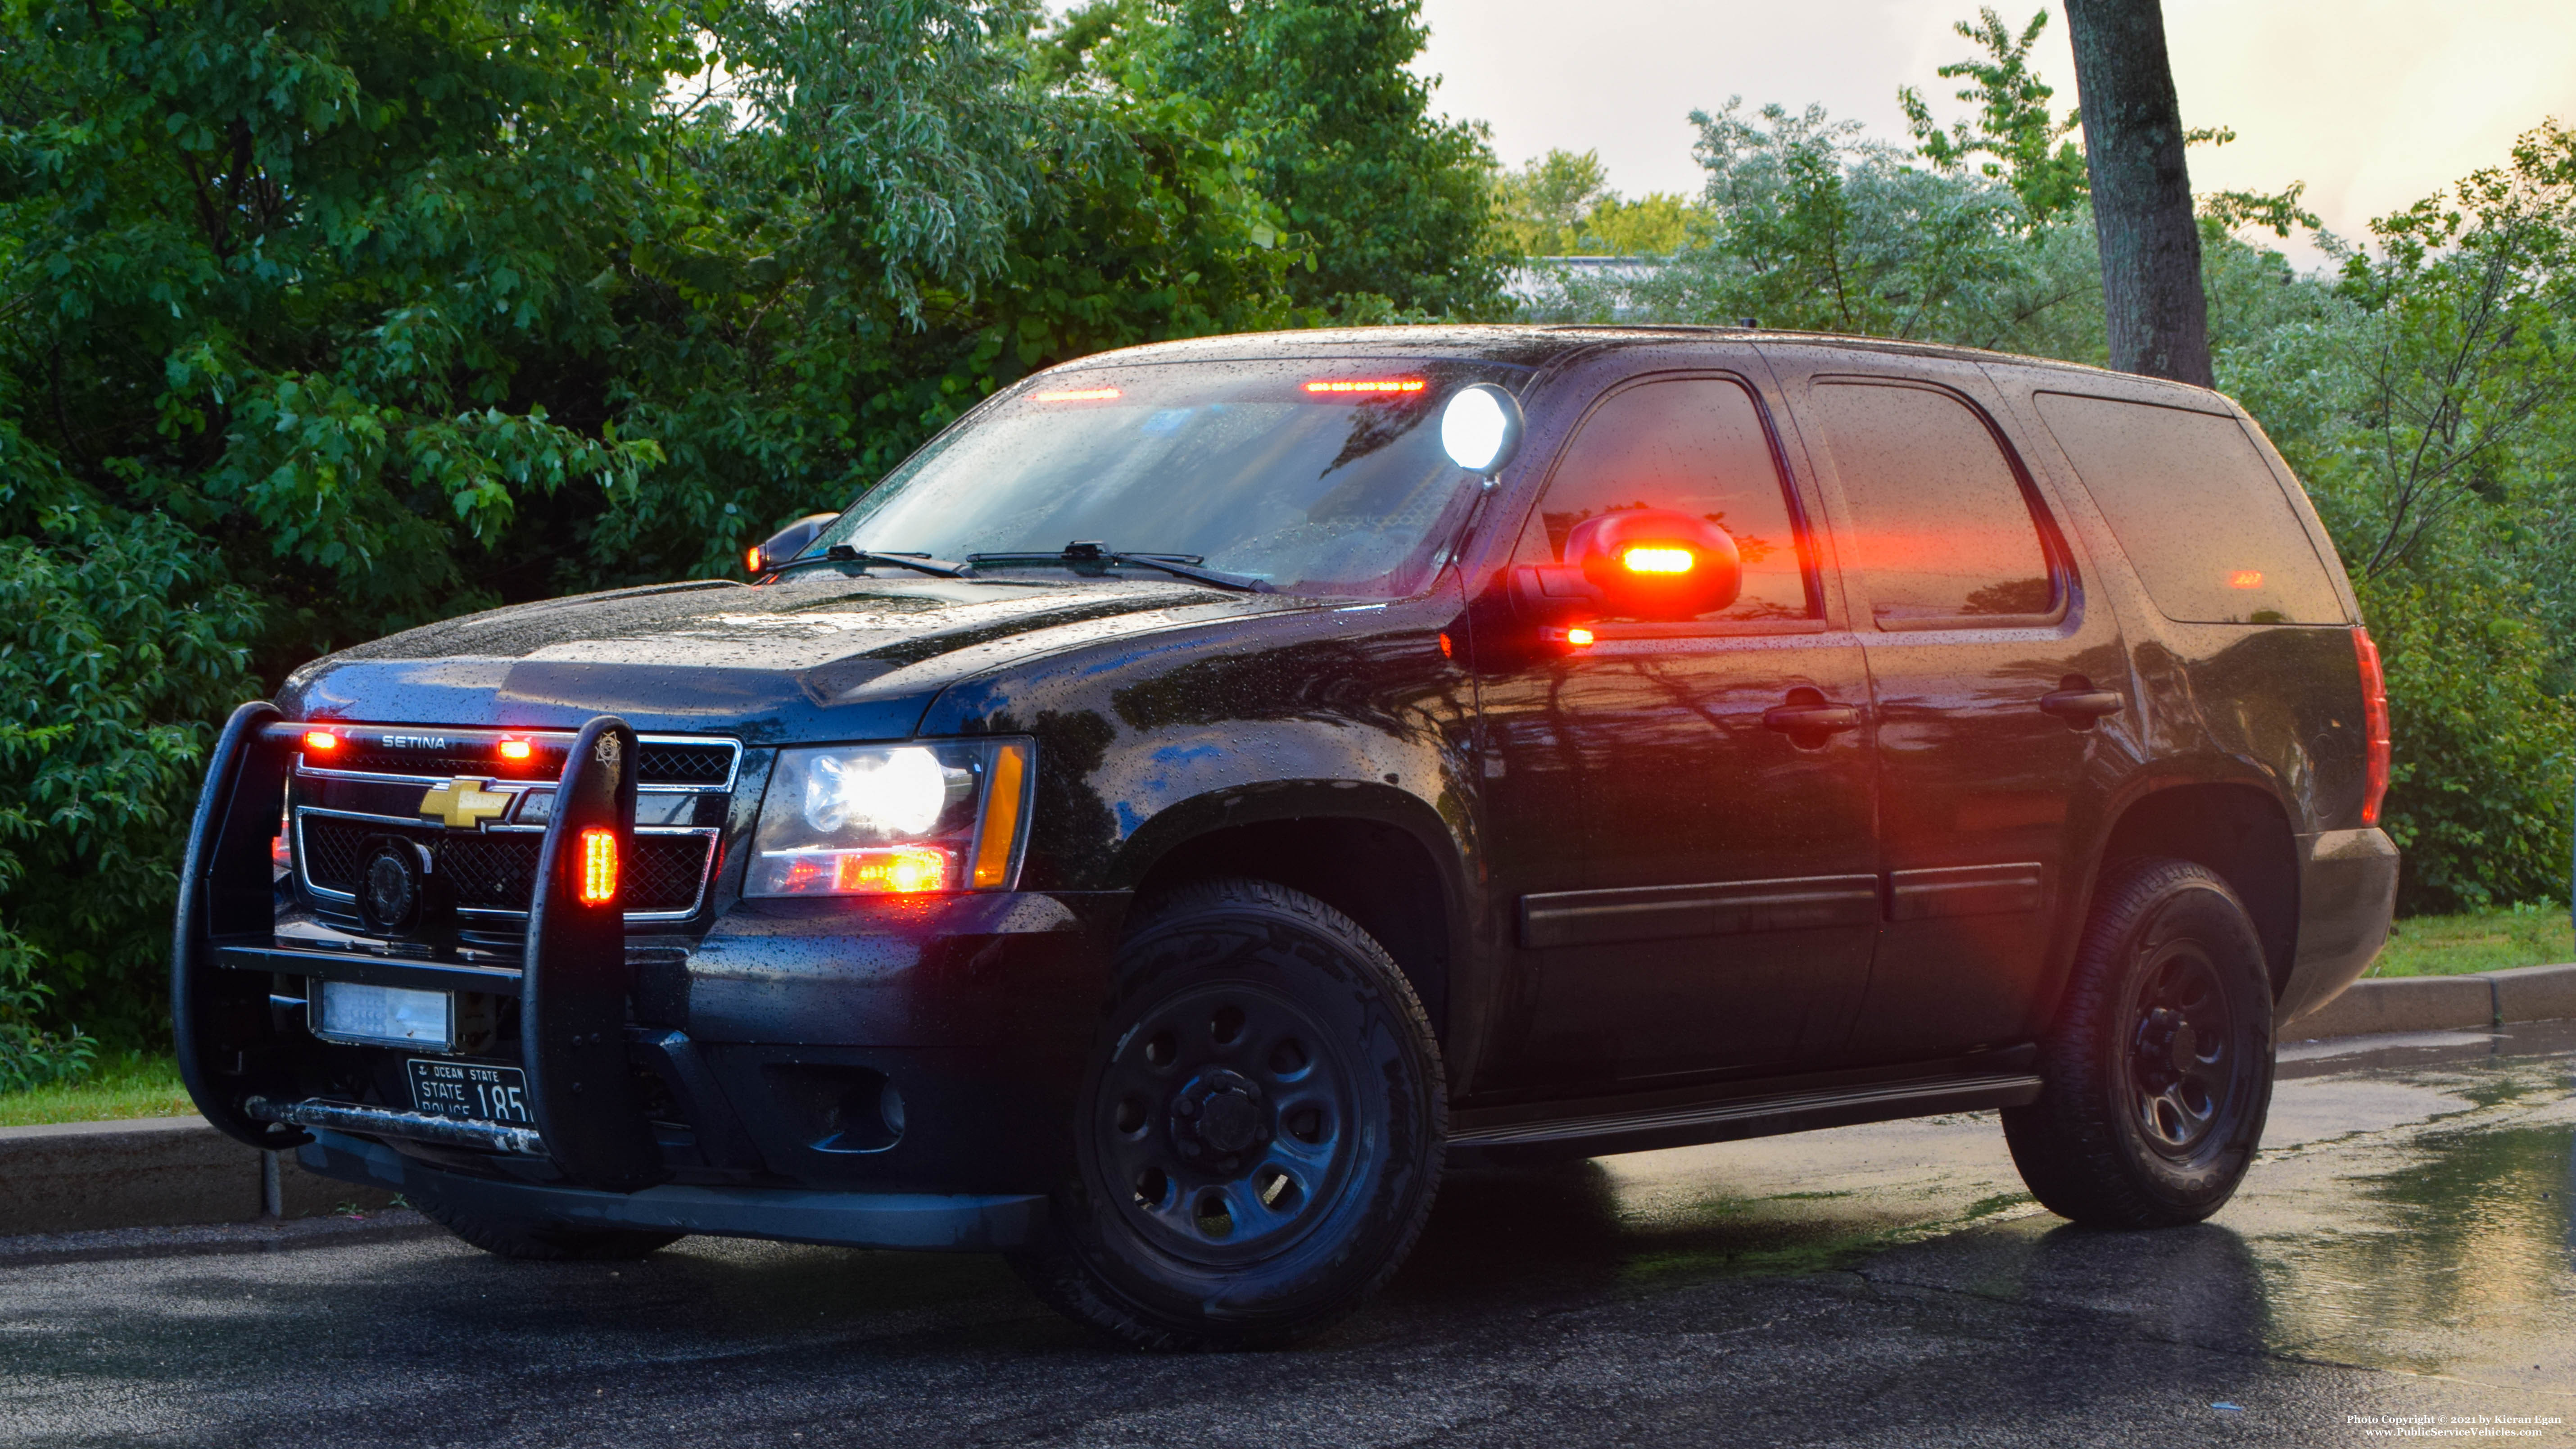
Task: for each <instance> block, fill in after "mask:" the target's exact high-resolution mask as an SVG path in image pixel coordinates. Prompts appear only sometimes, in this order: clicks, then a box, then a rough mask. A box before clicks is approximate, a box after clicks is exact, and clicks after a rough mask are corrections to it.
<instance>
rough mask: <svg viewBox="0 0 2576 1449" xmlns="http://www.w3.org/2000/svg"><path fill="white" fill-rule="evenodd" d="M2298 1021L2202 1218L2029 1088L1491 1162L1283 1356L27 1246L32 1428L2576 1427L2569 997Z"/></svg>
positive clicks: (219, 1241)
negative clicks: (2092, 1154) (2181, 1224)
mask: <svg viewBox="0 0 2576 1449" xmlns="http://www.w3.org/2000/svg"><path fill="white" fill-rule="evenodd" d="M2285 1058H2286V1060H2285V1065H2284V1069H2283V1077H2284V1080H2283V1081H2282V1083H2281V1087H2280V1091H2279V1094H2278V1098H2277V1100H2276V1103H2275V1106H2274V1111H2273V1119H2272V1129H2271V1131H2270V1133H2269V1134H2268V1135H2267V1137H2266V1145H2265V1153H2264V1156H2263V1159H2262V1161H2261V1163H2260V1164H2259V1165H2258V1166H2257V1167H2256V1168H2255V1170H2254V1173H2253V1175H2252V1177H2251V1179H2250V1180H2249V1181H2248V1183H2247V1184H2246V1186H2245V1188H2244V1190H2243V1191H2241V1192H2240V1193H2239V1194H2238V1196H2237V1198H2236V1200H2235V1201H2234V1202H2233V1203H2231V1204H2230V1205H2229V1206H2228V1208H2227V1209H2226V1210H2225V1211H2224V1212H2222V1213H2220V1214H2219V1216H2218V1217H2217V1218H2216V1219H2215V1220H2214V1221H2213V1222H2212V1223H2210V1224H2208V1225H2206V1226H2203V1227H2198V1228H2192V1229H2185V1230H2179V1231H2173V1232H2165V1233H2149V1234H2106V1233H2088V1232H2082V1231H2078V1230H2076V1229H2073V1228H2070V1227H2068V1226H2066V1225H2065V1224H2064V1223H2062V1222H2061V1221H2060V1220H2058V1219H2056V1218H2054V1217H2051V1216H2049V1215H2048V1214H2046V1213H2044V1212H2042V1211H2040V1210H2039V1209H2038V1208H2036V1207H2035V1206H2034V1205H2033V1204H2032V1203H2031V1202H2030V1201H2029V1199H2028V1198H2027V1197H2025V1196H2023V1195H2022V1192H2021V1184H2020V1181H2019V1179H2018V1178H2016V1177H2015V1176H2014V1174H2013V1170H2012V1164H2011V1161H2010V1159H2009V1158H2008V1157H2007V1156H2006V1154H2005V1151H2004V1145H2003V1139H2002V1135H2001V1133H2000V1131H1999V1130H1998V1129H1997V1128H1996V1126H1995V1124H1994V1121H1993V1118H1992V1116H1991V1114H1977V1115H1972V1116H1960V1117H1950V1118H1941V1119H1936V1120H1933V1121H1928V1122H1913V1123H1900V1124H1892V1125H1887V1126H1875V1127H1855V1128H1845V1129H1841V1130H1837V1131H1832V1132H1823V1133H1811V1134H1807V1135H1805V1136H1798V1137H1784V1138H1774V1139H1768V1140H1765V1141H1759V1142H1748V1143H1736V1144H1729V1145H1725V1146H1719V1147H1705V1148H1691V1149H1683V1150H1677V1151H1671V1152H1659V1153H1649V1154H1640V1155H1635V1156H1629V1157H1620V1158H1607V1159H1602V1160H1599V1161H1596V1162H1590V1163H1583V1164H1577V1165H1574V1166H1569V1167H1562V1168H1556V1169H1550V1170H1547V1171H1529V1172H1514V1173H1502V1172H1488V1173H1457V1174H1453V1175H1452V1176H1451V1178H1450V1180H1449V1182H1448V1183H1447V1184H1446V1185H1445V1186H1444V1187H1443V1189H1442V1193H1441V1199H1440V1205H1439V1208H1438V1210H1437V1212H1436V1214H1435V1215H1434V1217H1433V1219H1432V1222H1431V1226H1430V1228H1429V1230H1428V1231H1427V1232H1426V1233H1425V1235H1424V1237H1423V1240H1422V1244H1421V1246H1420V1248H1419V1249H1418V1250H1417V1251H1416V1252H1415V1254H1414V1256H1413V1259H1412V1261H1411V1262H1410V1263H1409V1264H1408V1265H1407V1266H1406V1268H1405V1269H1404V1271H1403V1273H1402V1274H1401V1275H1400V1276H1399V1277H1398V1278H1397V1279H1396V1281H1395V1283H1394V1285H1393V1286H1392V1287H1391V1288H1390V1289H1389V1291H1388V1292H1387V1293H1386V1294H1385V1295H1384V1296H1383V1297H1382V1298H1381V1299H1379V1300H1378V1302H1377V1303H1376V1304H1375V1305H1373V1306H1372V1307H1371V1308H1369V1309H1368V1310H1366V1311H1365V1312H1363V1313H1362V1314H1361V1315H1360V1316H1359V1317H1357V1318H1356V1319H1354V1320H1353V1321H1351V1322H1350V1323H1348V1324H1346V1325H1344V1326H1343V1327H1341V1328H1339V1329H1337V1330H1336V1331H1335V1332H1333V1333H1332V1334H1331V1335H1329V1336H1328V1337H1326V1338H1324V1339H1323V1340H1321V1341H1320V1342H1318V1343H1316V1344H1314V1345H1313V1346H1311V1347H1308V1348H1305V1349H1301V1350H1298V1351H1294V1352H1286V1353H1274V1354H1245V1355H1236V1356H1222V1357H1217V1356H1210V1357H1183V1358H1149V1357H1139V1356H1136V1355H1132V1354H1127V1353H1122V1352H1116V1351H1112V1350H1107V1349H1104V1348H1102V1347H1100V1346H1098V1345H1097V1344H1096V1343H1095V1342H1094V1341H1092V1340H1091V1339H1089V1338H1087V1337H1085V1336H1084V1335H1083V1333H1082V1332H1081V1331H1079V1330H1077V1329H1076V1328H1074V1327H1073V1326H1072V1325H1070V1324H1068V1323H1065V1322H1063V1321H1062V1320H1059V1319H1057V1318H1056V1317H1054V1316H1053V1315H1052V1314H1050V1313H1048V1312H1047V1311H1046V1310H1045V1309H1043V1308H1041V1307H1040V1306H1039V1305H1038V1304H1037V1302H1036V1301H1035V1300H1034V1299H1032V1298H1031V1297H1030V1296H1029V1295H1028V1294H1027V1293H1026V1292H1025V1291H1023V1290H1022V1289H1021V1287H1020V1286H1019V1284H1018V1282H1017V1281H1016V1280H1015V1279H1013V1278H1012V1276H1011V1275H1010V1273H1009V1272H1008V1270H1007V1269H1005V1268H1004V1267H1003V1266H1002V1264H1001V1263H1000V1262H999V1261H997V1260H994V1259H991V1258H984V1257H937V1256H928V1255H905V1254H891V1253H862V1252H851V1251H845V1250H836V1249H825V1248H810V1247H792V1246H780V1245H773V1244H759V1243H742V1242H727V1241H721V1240H712V1239H691V1240H688V1241H686V1242H683V1243H681V1244H680V1245H678V1246H677V1247H675V1248H672V1249H670V1250H668V1251H665V1252H663V1253H661V1254H658V1255H656V1256H655V1257H654V1258H652V1259H650V1260H648V1261H646V1262H644V1263H633V1264H620V1265H527V1264H516V1263H508V1262H503V1261H501V1260H498V1259H494V1258H489V1257H485V1256H484V1255H482V1254H480V1253H476V1252H474V1251H472V1250H470V1249H467V1248H465V1247H463V1246H461V1245H459V1244H457V1243H455V1242H454V1241H452V1240H450V1239H448V1238H447V1237H445V1236H444V1234H441V1233H439V1232H438V1231H437V1230H435V1229H431V1228H426V1227H423V1226H420V1225H418V1224H417V1220H415V1219H411V1217H410V1215H409V1214H391V1215H387V1216H385V1217H383V1218H379V1219H378V1220H377V1221H374V1222H370V1223H366V1224H363V1225H351V1224H345V1223H341V1224H331V1223H324V1224H315V1225H309V1226H302V1227H297V1228H294V1229H293V1230H291V1231H286V1232H280V1231H279V1230H277V1229H274V1228H271V1229H260V1228H255V1227H244V1228H238V1229H223V1230H198V1231H195V1232H192V1233H163V1234H148V1233H147V1234H126V1235H114V1236H112V1237H111V1236H107V1235H102V1236H100V1237H97V1238H81V1239H58V1240H46V1241H43V1242H39V1241H36V1240H29V1239H20V1240H16V1241H15V1242H10V1241H7V1240H0V1444H9V1445H15V1444H55V1443H116V1444H130V1443H151V1444H159V1443H172V1444H190V1445H223V1446H230V1445H261V1446H267V1445H286V1444H401V1445H415V1444H417V1445H451V1444H453V1445H477V1446H482V1445H591V1444H608V1445H658V1444H683V1443H685V1444H723V1445H737V1444H746V1445H775V1446H819V1445H825V1444H836V1445H837V1444H901V1445H950V1444H957V1445H966V1444H973V1445H987V1444H1045V1445H1058V1444H1063V1445H1077V1444H1078V1445H1124V1444H1153V1445H1167V1446H1188V1445H1202V1444H1229V1445H1231V1444H1243V1445H1262V1446H1296V1445H1392V1444H1422V1443H1435V1444H1460V1445H1469V1444H1472V1445H1489V1444H1490V1445H1543V1446H1547V1449H1571V1446H1580V1445H1595V1444H1601V1445H1609V1444H1620V1445H1627V1444H1641V1445H1662V1444H1710V1445H1734V1444H1798V1445H1809V1444H1812V1445H1839V1444H1853V1445H1863V1444H1866V1445H1889V1444H1895V1445H1909V1446H1910V1445H1926V1446H1933V1445H1954V1444H1955V1445H1978V1446H1989V1445H2019V1444H2028V1445H2049V1446H2059V1445H2095V1444H2099V1445H2142V1446H2143V1445H2153V1446H2160V1449H2161V1446H2173V1445H2197V1444H2300V1445H2305V1444H2355V1445H2361V1444H2384V1443H2396V1442H2400V1438H2399V1437H2398V1436H2395V1435H2392V1434H2390V1433H2389V1432H2388V1431H2389V1430H2391V1429H2394V1428H2399V1427H2404V1428H2411V1429H2414V1430H2416V1431H2418V1432H2420V1431H2422V1430H2425V1429H2431V1430H2436V1431H2442V1434H2441V1437H2443V1438H2444V1439H2445V1440H2446V1441H2456V1440H2460V1439H2467V1440H2469V1441H2471V1442H2477V1443H2514V1444H2552V1445H2557V1444H2576V1237H2572V1236H2571V1216H2570V1212H2569V1208H2568V1197H2569V1194H2570V1192H2571V1190H2576V1181H2571V1141H2572V1140H2576V1094H2572V1093H2571V1090H2570V1088H2571V1082H2570V1070H2571V1066H2572V1065H2576V1028H2570V1027H2568V1026H2565V1025H2563V1024H2562V1025H2559V1026H2555V1027H2552V1028H2529V1027H2525V1028H2517V1029H2515V1030H2514V1031H2513V1032H2512V1033H2509V1034H2505V1035H2501V1036H2497V1037H2489V1036H2487V1035H2484V1034H2469V1033H2456V1034H2446V1035H2440V1036H2428V1037H2413V1038H2383V1039H2379V1040H2378V1041H2376V1042H2367V1041H2364V1042H2344V1043H2332V1044H2315V1045H2311V1046H2307V1047H2301V1048H2297V1049H2294V1050H2293V1051H2291V1052H2289V1053H2286V1054H2285ZM2480 1416H2484V1418H2485V1420H2486V1421H2487V1422H2485V1423H2483V1424H2481V1423H2480V1422H2479V1419H2480ZM2405 1420H2414V1421H2417V1422H2414V1423H2411V1424H2402V1425H2401V1424H2400V1423H2399V1422H2398V1421H2405ZM2374 1431H2376V1432H2374ZM2405 1437H2415V1436H2414V1435H2407V1436H2405Z"/></svg>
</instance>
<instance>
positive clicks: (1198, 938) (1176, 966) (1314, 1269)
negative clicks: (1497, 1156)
mask: <svg viewBox="0 0 2576 1449" xmlns="http://www.w3.org/2000/svg"><path fill="white" fill-rule="evenodd" d="M1448 1100H1449V1099H1448V1086H1447V1082H1446V1079H1445V1077H1444V1074H1443V1071H1442V1068H1441V1061H1440V1049H1439V1045H1438V1043H1437V1042H1435V1041H1434V1040H1433V1038H1432V1034H1431V1025H1430V1022H1429V1021H1428V1020H1427V1019H1426V1018H1425V1017H1424V1015H1423V1011H1422V1004H1421V1002H1420V1001H1418V1000H1417V999H1415V997H1414V994H1413V989H1412V987H1411V986H1410V985H1409V984H1407V983H1406V981H1405V979H1404V973H1403V972H1402V971H1401V970H1399V969H1398V968H1397V966H1396V964H1395V962H1394V960H1393V958H1391V957H1389V956H1388V955H1387V953H1386V950H1385V948H1383V947H1381V946H1380V945H1378V943H1377V942H1376V941H1374V940H1371V939H1370V938H1369V936H1368V934H1367V933H1366V932H1364V931H1362V930H1361V929H1360V928H1359V927H1358V926H1357V925H1355V924H1353V923H1352V922H1351V920H1350V919H1349V918H1348V917H1346V916H1344V915H1342V914H1341V913H1340V912H1339V911H1336V910H1334V909H1333V908H1331V907H1330V906H1327V905H1325V904H1324V903H1323V902H1321V901H1318V900H1316V899H1314V898H1313V897H1311V896H1307V895H1303V894H1300V893H1299V892H1296V891H1293V890H1289V889H1287V888H1286V887H1284V886H1279V885H1274V884H1271V883H1269V882H1266V881H1254V880H1217V881H1209V882H1203V883H1199V884H1194V885H1190V886H1187V887H1184V888H1182V889H1181V890H1179V891H1176V892H1175V893H1173V894H1172V895H1170V896H1169V897H1166V898H1164V899H1163V900H1162V901H1160V902H1158V903H1157V904H1156V905H1155V906H1154V907H1153V908H1152V909H1151V910H1150V911H1149V912H1148V913H1146V914H1145V916H1144V918H1143V919H1142V921H1141V924H1140V925H1139V926H1138V927H1137V928H1136V929H1134V930H1133V931H1132V932H1131V933H1130V935H1129V937H1128V939H1127V941H1126V943H1125V944H1124V945H1123V946H1122V947H1121V949H1120V952H1119V957H1118V975H1117V985H1116V986H1115V987H1114V988H1113V989H1112V992H1111V995H1110V999H1109V1002H1108V1004H1107V1006H1106V1008H1105V1009H1104V1011H1103V1014H1102V1020H1101V1024H1100V1028H1099V1032H1098V1035H1097V1036H1096V1038H1095V1039H1094V1046H1093V1050H1092V1053H1091V1065H1090V1066H1089V1068H1088V1069H1087V1071H1086V1072H1085V1075H1084V1079H1083V1083H1082V1089H1081V1093H1080V1095H1079V1096H1078V1097H1077V1099H1076V1103H1077V1105H1076V1108H1075V1120H1074V1124H1073V1127H1074V1154H1073V1155H1074V1159H1075V1177H1074V1180H1073V1181H1071V1182H1070V1183H1068V1184H1067V1185H1066V1186H1065V1187H1064V1188H1063V1189H1061V1190H1059V1191H1058V1192H1057V1193H1056V1194H1055V1195H1054V1198H1053V1201H1052V1204H1051V1207H1052V1211H1051V1214H1050V1226H1049V1231H1048V1233H1047V1235H1046V1239H1045V1241H1044V1242H1043V1243H1042V1244H1041V1245H1040V1246H1039V1247H1038V1248H1036V1249H1035V1250H1033V1251H1030V1252H1026V1253H1022V1254H1018V1255H1015V1256H1014V1257H1013V1260H1012V1262H1013V1265H1014V1266H1015V1267H1016V1268H1018V1269H1019V1271H1020V1273H1021V1275H1022V1276H1023V1277H1025V1278H1026V1279H1027V1280H1028V1282H1029V1284H1030V1285H1031V1286H1032V1287H1033V1288H1035V1289H1036V1291H1037V1292H1038V1294H1039V1296H1040V1297H1042V1298H1044V1299H1046V1300H1047V1302H1048V1303H1050V1304H1052V1305H1053V1306H1054V1307H1056V1308H1057V1309H1059V1310H1061V1311H1063V1312H1064V1313H1066V1314H1068V1315H1070V1316H1071V1317H1073V1318H1075V1319H1077V1320H1079V1321H1080V1322H1083V1323H1086V1324H1089V1325H1091V1326H1092V1327H1094V1328H1097V1329H1099V1330H1101V1331H1102V1332H1104V1333H1106V1334H1108V1335H1109V1336H1110V1337H1111V1338H1113V1339H1115V1340H1117V1341H1118V1342H1120V1343H1123V1344H1127V1345H1129V1346H1132V1347H1136V1348H1145V1349H1156V1350H1187V1349H1246V1348H1266V1347H1275V1346H1278V1345H1281V1344H1285V1343H1289V1342H1292V1341H1294V1340H1297V1339H1300V1338H1304V1337H1307V1336H1309V1335H1311V1334H1314V1333H1317V1332H1320V1331H1321V1330H1323V1329H1324V1328H1326V1327H1328V1326H1330V1325H1331V1324H1333V1323H1335V1322H1337V1321H1339V1320H1340V1319H1341V1318H1342V1317H1344V1316H1345V1315H1347V1314H1349V1313H1350V1312H1351V1311H1352V1310H1354V1309H1356V1308H1358V1307H1359V1306H1360V1304H1361V1303H1362V1302H1364V1301H1366V1300H1367V1298H1368V1297H1369V1296H1370V1295H1371V1294H1372V1293H1374V1292H1376V1291H1377V1289H1378V1288H1379V1287H1380V1286H1382V1285H1383V1284H1384V1283H1385V1282H1386V1280H1387V1279H1388V1278H1390V1277H1392V1276H1393V1275H1394V1273H1395V1270H1396V1268H1397V1266H1398V1265H1400V1264H1401V1263H1402V1262H1403V1261H1404V1256H1405V1254H1406V1253H1407V1252H1409V1251H1410V1250H1411V1249H1412V1247H1413V1243H1414V1239H1415V1238H1416V1237H1418V1236H1420V1234H1421V1232H1422V1224H1423V1220H1424V1219H1425V1218H1427V1217H1428V1216H1429V1215H1430V1212H1431V1200H1432V1197H1433V1195H1434V1193H1436V1192H1437V1190H1438V1188H1439V1181H1440V1169H1441V1162H1442V1157H1443V1154H1444V1152H1445V1150H1446V1146H1447V1141H1448V1126H1449V1111H1448Z"/></svg>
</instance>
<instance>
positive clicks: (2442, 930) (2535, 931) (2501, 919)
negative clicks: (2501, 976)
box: [2370, 905, 2576, 976]
mask: <svg viewBox="0 0 2576 1449" xmlns="http://www.w3.org/2000/svg"><path fill="white" fill-rule="evenodd" d="M2561 961H2576V927H2570V925H2569V924H2568V920H2567V908H2566V907H2564V906H2557V905H2546V906H2543V905H2520V906H2511V907H2507V908H2505V909H2503V910H2494V911H2471V912H2468V913H2466V914H2464V915H2457V916H2409V917H2407V918H2406V919H2405V920H2402V921H2399V922H2398V923H2397V924H2396V925H2394V926H2392V927H2390V928H2389V932H2388V949H2387V950H2385V951H2382V952H2380V953H2379V964H2377V965H2376V966H2373V967H2372V968H2371V971H2370V974H2371V975H2373V976H2465V975H2468V974H2469V973H2471V972H2475V971H2505V970H2510V969H2511V968H2513V967H2516V966H2549V965H2555V964H2556V963H2558V962H2561Z"/></svg>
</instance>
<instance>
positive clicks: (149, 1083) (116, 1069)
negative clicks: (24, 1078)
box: [0, 1051, 197, 1127]
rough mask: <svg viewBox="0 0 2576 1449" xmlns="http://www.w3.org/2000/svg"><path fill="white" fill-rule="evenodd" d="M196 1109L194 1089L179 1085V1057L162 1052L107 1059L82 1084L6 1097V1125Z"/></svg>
mask: <svg viewBox="0 0 2576 1449" xmlns="http://www.w3.org/2000/svg"><path fill="white" fill-rule="evenodd" d="M196 1111H197V1108H196V1105H195V1104H194V1103H192V1102H190V1101H189V1100H188V1089H187V1088H185V1087H183V1086H181V1085H179V1063H178V1059H177V1058H175V1057H171V1056H167V1055H163V1054H159V1053H146V1052H135V1051H129V1052H122V1053H119V1054H117V1055H114V1056H103V1057H100V1058H99V1059H98V1063H97V1065H95V1066H93V1067H91V1068H90V1073H89V1075H88V1076H87V1077H84V1078H82V1079H81V1080H80V1081H77V1082H72V1083H56V1084H54V1085H52V1086H47V1087H38V1088H36V1089H35V1090H33V1091H28V1092H7V1093H0V1127H33V1126H36V1125H38V1124H40V1123H45V1122H109V1121H117V1120H121V1119H124V1118H128V1117H189V1116H194V1115H195V1114H196Z"/></svg>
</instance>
